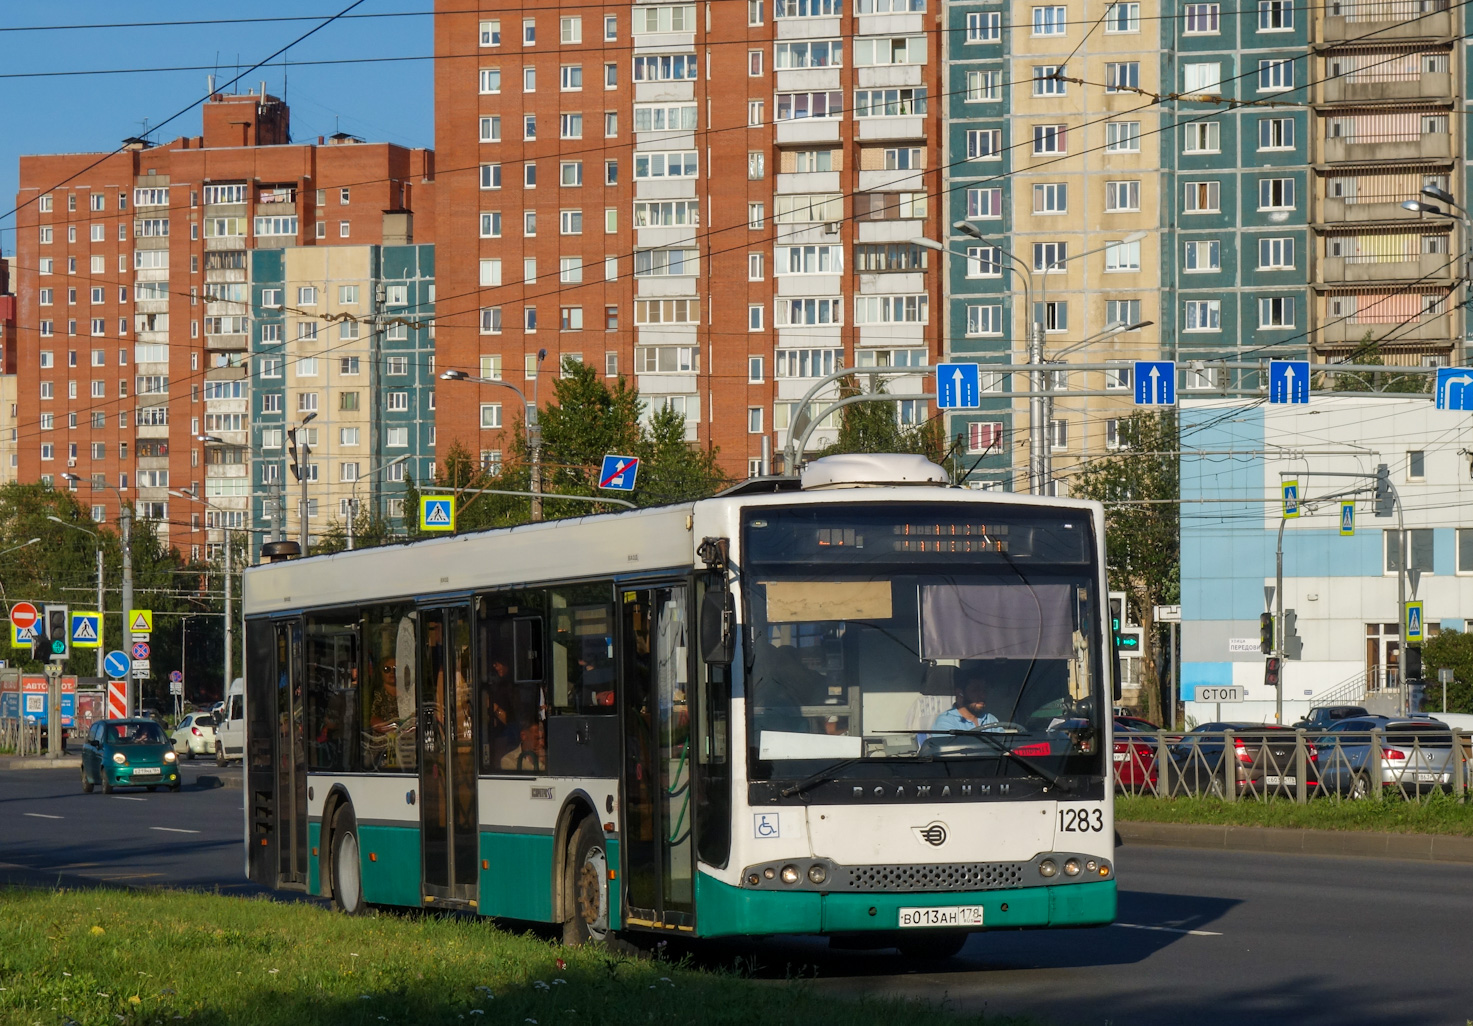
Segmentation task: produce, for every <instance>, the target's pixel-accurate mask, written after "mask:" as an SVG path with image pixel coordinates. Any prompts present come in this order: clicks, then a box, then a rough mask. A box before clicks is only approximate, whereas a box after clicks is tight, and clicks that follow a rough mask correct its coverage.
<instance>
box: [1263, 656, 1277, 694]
mask: <svg viewBox="0 0 1473 1026" xmlns="http://www.w3.org/2000/svg"><path fill="white" fill-rule="evenodd" d="M1263 682H1264V683H1265V684H1267V685H1268V686H1269V687H1271V688H1276V687H1278V686H1279V659H1278V656H1269V657H1268V658H1267V659H1265V660H1264V661H1263Z"/></svg>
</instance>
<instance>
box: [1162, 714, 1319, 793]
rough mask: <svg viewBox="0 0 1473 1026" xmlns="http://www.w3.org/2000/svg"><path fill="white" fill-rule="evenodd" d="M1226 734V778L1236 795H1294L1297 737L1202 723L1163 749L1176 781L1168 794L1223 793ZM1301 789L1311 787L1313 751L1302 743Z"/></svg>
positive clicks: (1272, 729) (1281, 730)
mask: <svg viewBox="0 0 1473 1026" xmlns="http://www.w3.org/2000/svg"><path fill="white" fill-rule="evenodd" d="M1229 731H1231V732H1232V739H1233V740H1232V759H1231V766H1232V771H1231V777H1232V780H1233V781H1234V784H1235V787H1236V790H1237V793H1238V794H1254V795H1260V794H1277V795H1283V796H1286V797H1292V796H1294V795H1295V794H1296V793H1297V792H1298V789H1299V775H1298V758H1297V755H1296V748H1297V744H1298V737H1299V735H1298V733H1297V732H1296V731H1295V730H1293V729H1292V728H1289V727H1282V726H1278V725H1276V724H1271V723H1204V724H1203V725H1202V726H1200V727H1197V728H1195V729H1193V730H1191V731H1188V732H1187V733H1186V734H1183V735H1182V737H1181V740H1180V741H1177V742H1176V743H1175V744H1173V745H1171V746H1170V747H1169V748H1168V749H1167V753H1168V755H1169V756H1170V759H1171V764H1170V767H1169V770H1170V772H1171V774H1172V776H1173V777H1175V778H1176V781H1177V782H1176V783H1174V784H1173V785H1172V788H1171V789H1170V790H1177V789H1181V790H1185V791H1187V792H1189V793H1192V794H1212V795H1219V796H1221V795H1223V794H1225V790H1224V789H1225V787H1226V784H1227V782H1228V778H1229V771H1228V769H1227V767H1226V766H1224V765H1223V763H1224V758H1225V754H1226V742H1227V734H1228V732H1229ZM1305 746H1306V751H1305V757H1304V769H1305V773H1304V777H1305V781H1304V782H1305V786H1306V787H1310V788H1317V787H1318V786H1319V774H1318V771H1317V769H1316V766H1315V759H1316V758H1317V757H1318V753H1317V751H1316V749H1315V746H1314V743H1313V742H1312V741H1309V740H1306V741H1305Z"/></svg>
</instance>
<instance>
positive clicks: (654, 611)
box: [619, 583, 695, 930]
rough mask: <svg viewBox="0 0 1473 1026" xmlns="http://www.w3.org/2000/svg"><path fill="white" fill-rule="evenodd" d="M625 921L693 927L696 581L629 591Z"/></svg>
mask: <svg viewBox="0 0 1473 1026" xmlns="http://www.w3.org/2000/svg"><path fill="white" fill-rule="evenodd" d="M619 605H620V610H621V619H622V624H621V631H622V634H623V646H622V647H623V662H624V666H623V671H624V674H623V675H624V693H625V698H626V701H625V702H624V728H623V729H624V780H623V789H624V824H623V832H622V845H621V849H622V851H623V862H624V874H623V878H624V887H625V891H624V907H625V909H626V910H627V911H626V914H625V916H624V921H625V922H626V923H628V924H630V925H633V926H644V927H658V928H663V929H675V930H693V929H694V928H695V899H694V894H693V892H692V887H693V879H692V871H693V869H694V862H693V860H692V854H691V816H692V814H693V809H692V795H691V761H692V760H691V758H690V733H691V732H690V715H689V704H688V699H687V692H688V687H689V681H690V660H691V651H690V638H691V631H690V620H691V615H690V603H689V589H688V587H687V585H685V584H683V583H680V584H674V583H672V584H663V585H656V586H653V587H644V586H641V587H638V588H634V587H627V586H626V587H621V588H620V603H619Z"/></svg>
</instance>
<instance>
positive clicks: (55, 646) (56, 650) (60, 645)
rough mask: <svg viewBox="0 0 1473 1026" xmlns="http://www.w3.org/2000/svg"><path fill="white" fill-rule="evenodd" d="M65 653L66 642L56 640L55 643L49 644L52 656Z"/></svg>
mask: <svg viewBox="0 0 1473 1026" xmlns="http://www.w3.org/2000/svg"><path fill="white" fill-rule="evenodd" d="M65 651H66V642H65V641H62V640H61V639H59V638H58V639H57V640H56V641H53V642H52V643H51V654H52V655H61V654H62V653H63V652H65Z"/></svg>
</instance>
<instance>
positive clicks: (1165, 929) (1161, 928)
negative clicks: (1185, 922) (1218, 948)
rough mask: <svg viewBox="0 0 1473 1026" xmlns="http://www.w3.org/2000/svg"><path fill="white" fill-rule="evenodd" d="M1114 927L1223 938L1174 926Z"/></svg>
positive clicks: (1216, 934)
mask: <svg viewBox="0 0 1473 1026" xmlns="http://www.w3.org/2000/svg"><path fill="white" fill-rule="evenodd" d="M1112 925H1114V926H1123V927H1124V928H1125V929H1127V930H1156V931H1159V932H1161V933H1182V934H1186V935H1188V936H1191V937H1221V936H1222V934H1220V933H1213V932H1212V931H1211V930H1178V929H1177V928H1176V927H1174V926H1144V925H1142V924H1141V923H1114V924H1112Z"/></svg>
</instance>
